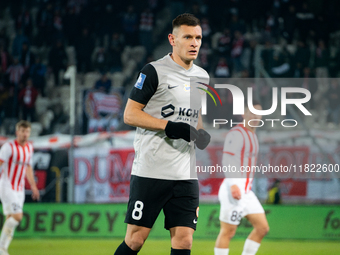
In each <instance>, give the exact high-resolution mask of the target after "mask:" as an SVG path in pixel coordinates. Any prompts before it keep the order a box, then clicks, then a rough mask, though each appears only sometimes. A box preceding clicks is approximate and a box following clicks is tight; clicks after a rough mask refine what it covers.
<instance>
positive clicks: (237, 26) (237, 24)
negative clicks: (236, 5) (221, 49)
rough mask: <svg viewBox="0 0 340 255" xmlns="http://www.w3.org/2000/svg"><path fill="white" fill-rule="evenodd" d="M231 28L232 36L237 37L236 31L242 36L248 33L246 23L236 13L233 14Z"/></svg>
mask: <svg viewBox="0 0 340 255" xmlns="http://www.w3.org/2000/svg"><path fill="white" fill-rule="evenodd" d="M229 27H230V32H231V34H232V35H235V32H236V31H238V32H239V33H241V34H244V33H245V32H246V26H245V24H244V22H243V21H241V20H240V19H239V17H238V15H237V14H236V13H234V14H232V16H231V21H230V25H229Z"/></svg>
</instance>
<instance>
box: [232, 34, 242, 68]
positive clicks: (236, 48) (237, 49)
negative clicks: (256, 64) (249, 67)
mask: <svg viewBox="0 0 340 255" xmlns="http://www.w3.org/2000/svg"><path fill="white" fill-rule="evenodd" d="M243 44H244V39H243V36H242V34H241V32H240V31H238V30H236V31H235V33H234V40H233V44H232V49H231V58H232V60H233V65H234V71H235V72H236V73H238V72H241V71H242V70H243V68H244V67H243V65H242V62H241V56H242V52H243Z"/></svg>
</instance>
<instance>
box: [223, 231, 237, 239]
mask: <svg viewBox="0 0 340 255" xmlns="http://www.w3.org/2000/svg"><path fill="white" fill-rule="evenodd" d="M235 233H236V229H222V230H221V233H220V234H221V235H222V237H223V238H226V239H232V238H233V237H234V236H235Z"/></svg>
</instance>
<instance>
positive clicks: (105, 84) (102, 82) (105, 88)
mask: <svg viewBox="0 0 340 255" xmlns="http://www.w3.org/2000/svg"><path fill="white" fill-rule="evenodd" d="M111 86H112V82H111V80H110V79H108V77H107V74H106V73H103V74H102V77H101V78H100V79H99V80H98V81H96V84H95V85H94V89H96V90H98V91H100V92H103V93H106V94H108V93H109V92H110V90H111Z"/></svg>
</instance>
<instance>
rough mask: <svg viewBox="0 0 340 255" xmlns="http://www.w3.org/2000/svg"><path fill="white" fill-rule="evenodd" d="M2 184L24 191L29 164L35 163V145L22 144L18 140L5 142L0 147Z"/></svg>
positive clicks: (0, 176)
mask: <svg viewBox="0 0 340 255" xmlns="http://www.w3.org/2000/svg"><path fill="white" fill-rule="evenodd" d="M0 161H1V162H3V165H2V169H1V175H0V178H1V181H2V184H4V185H8V186H9V187H11V188H12V189H13V190H15V191H23V190H24V186H25V176H26V168H27V166H32V165H33V146H32V144H30V143H26V145H25V146H21V145H20V144H19V143H18V142H17V141H16V140H14V141H10V142H7V143H5V144H4V145H3V146H2V147H1V149H0Z"/></svg>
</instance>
